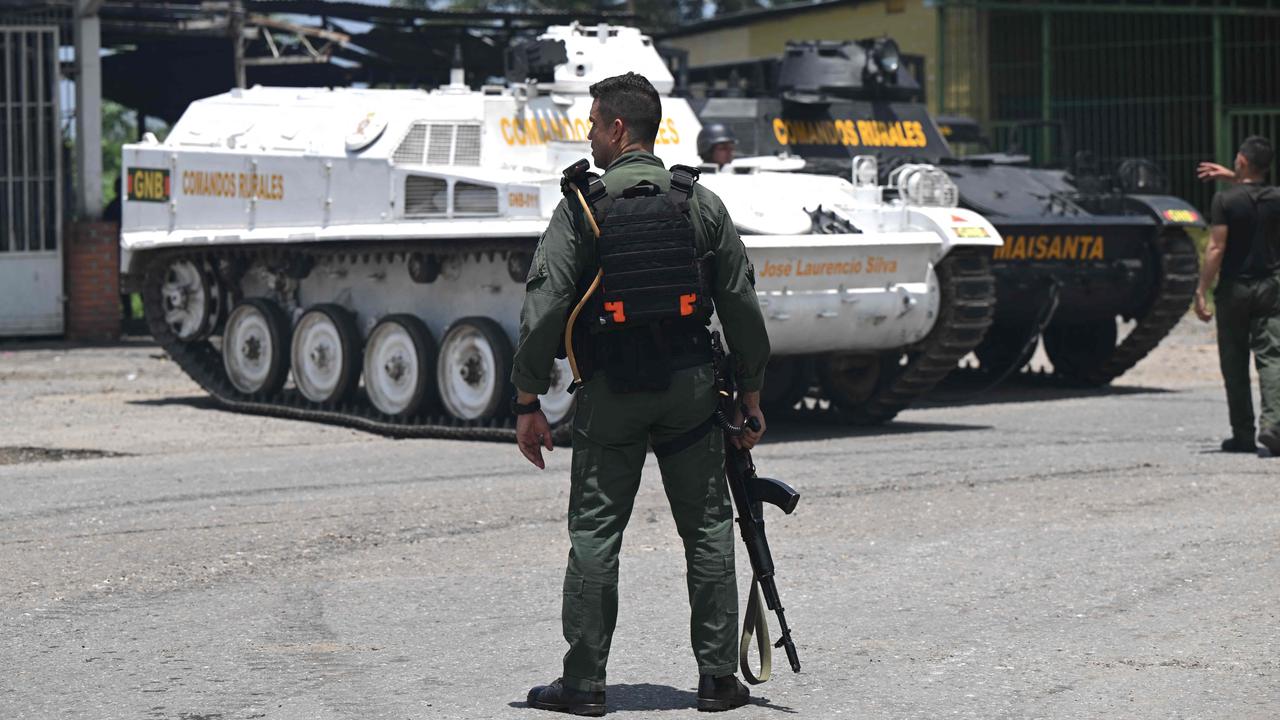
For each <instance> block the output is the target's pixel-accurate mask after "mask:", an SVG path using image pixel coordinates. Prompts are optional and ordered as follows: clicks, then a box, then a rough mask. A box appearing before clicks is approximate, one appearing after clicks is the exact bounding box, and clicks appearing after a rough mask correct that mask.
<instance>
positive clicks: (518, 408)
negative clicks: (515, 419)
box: [511, 395, 542, 415]
mask: <svg viewBox="0 0 1280 720" xmlns="http://www.w3.org/2000/svg"><path fill="white" fill-rule="evenodd" d="M541 409H542V403H541V402H540V401H539V400H538V398H534V399H533V402H531V403H522V402H520V396H519V395H517V396H515V397H513V398H511V414H512V415H528V414H529V413H531V412H537V411H539V410H541Z"/></svg>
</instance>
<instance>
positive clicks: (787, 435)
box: [764, 414, 992, 443]
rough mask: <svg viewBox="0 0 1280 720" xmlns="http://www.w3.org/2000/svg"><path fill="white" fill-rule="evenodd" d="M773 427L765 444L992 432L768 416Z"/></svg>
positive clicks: (897, 422) (945, 425)
mask: <svg viewBox="0 0 1280 720" xmlns="http://www.w3.org/2000/svg"><path fill="white" fill-rule="evenodd" d="M765 420H766V421H767V422H768V424H769V428H768V432H767V433H765V439H764V442H766V443H774V442H787V441H790V440H836V439H839V438H851V437H883V436H886V435H907V434H911V433H925V432H967V431H973V430H990V429H991V427H992V426H990V425H969V424H965V423H940V422H904V421H902V420H895V421H893V422H890V423H887V424H885V425H869V426H868V425H849V424H846V423H843V422H841V421H840V420H838V419H836V418H834V417H832V418H830V419H828V418H814V417H811V416H803V415H779V416H778V417H776V418H775V417H774V416H772V415H767V414H766V415H765Z"/></svg>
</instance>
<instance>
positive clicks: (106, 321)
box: [64, 220, 120, 342]
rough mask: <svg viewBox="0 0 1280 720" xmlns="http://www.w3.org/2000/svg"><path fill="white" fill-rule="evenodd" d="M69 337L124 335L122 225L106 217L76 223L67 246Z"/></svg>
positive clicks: (101, 338)
mask: <svg viewBox="0 0 1280 720" xmlns="http://www.w3.org/2000/svg"><path fill="white" fill-rule="evenodd" d="M64 257H65V263H66V270H67V276H66V280H67V282H66V290H67V339H68V340H73V341H79V342H83V341H90V342H111V341H113V340H118V339H119V338H120V225H119V223H115V222H109V221H104V220H90V221H80V222H76V223H72V224H71V225H70V226H69V227H68V228H67V242H66V246H65V248H64Z"/></svg>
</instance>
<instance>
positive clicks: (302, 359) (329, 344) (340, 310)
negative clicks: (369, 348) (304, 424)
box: [292, 303, 360, 403]
mask: <svg viewBox="0 0 1280 720" xmlns="http://www.w3.org/2000/svg"><path fill="white" fill-rule="evenodd" d="M292 359H293V382H294V384H295V385H297V386H298V391H299V392H301V393H302V396H303V397H305V398H306V399H308V400H310V401H311V402H315V403H337V402H341V401H343V400H345V399H347V398H348V397H349V396H350V395H351V392H352V391H353V390H355V387H356V382H357V381H358V380H359V378H360V333H359V332H358V331H357V330H356V323H355V320H354V319H353V318H352V317H351V313H350V312H349V311H347V309H346V308H344V307H342V306H341V305H333V304H328V303H326V304H324V305H316V306H315V307H313V308H311V309H309V310H307V311H306V312H305V313H303V315H302V317H301V318H299V319H298V326H297V327H295V328H294V330H293V352H292Z"/></svg>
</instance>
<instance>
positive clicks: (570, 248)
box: [511, 200, 589, 395]
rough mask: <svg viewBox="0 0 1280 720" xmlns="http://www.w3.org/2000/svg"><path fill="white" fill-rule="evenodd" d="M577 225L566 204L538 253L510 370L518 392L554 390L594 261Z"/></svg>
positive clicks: (527, 285) (562, 203) (554, 217)
mask: <svg viewBox="0 0 1280 720" xmlns="http://www.w3.org/2000/svg"><path fill="white" fill-rule="evenodd" d="M576 225H577V223H576V220H575V218H574V217H573V213H572V212H571V211H570V209H569V206H568V205H567V204H566V203H565V201H564V200H561V201H560V205H559V206H557V207H556V211H555V213H554V214H552V216H551V224H550V225H548V226H547V229H546V231H545V232H544V233H542V239H540V240H539V241H538V248H537V249H536V250H534V252H533V262H532V263H530V265H529V277H528V278H527V279H526V280H525V292H524V306H523V307H522V308H521V309H520V344H519V345H518V346H517V347H516V356H515V361H514V362H513V363H512V368H511V382H512V383H513V384H514V385H515V386H516V389H517V390H523V391H524V392H529V393H534V394H537V395H541V394H542V393H545V392H546V391H547V388H549V387H550V386H551V366H552V364H553V363H554V362H555V359H556V352H557V351H558V350H559V348H560V344H561V342H562V341H563V339H564V323H565V320H566V319H567V318H568V315H569V309H570V307H569V306H570V303H571V302H573V299H574V296H575V295H576V292H577V281H578V277H579V275H580V274H581V272H582V268H584V267H586V264H587V262H589V258H587V257H586V253H585V251H586V248H585V246H584V245H583V243H582V242H580V241H579V239H578V235H577V230H576Z"/></svg>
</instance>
